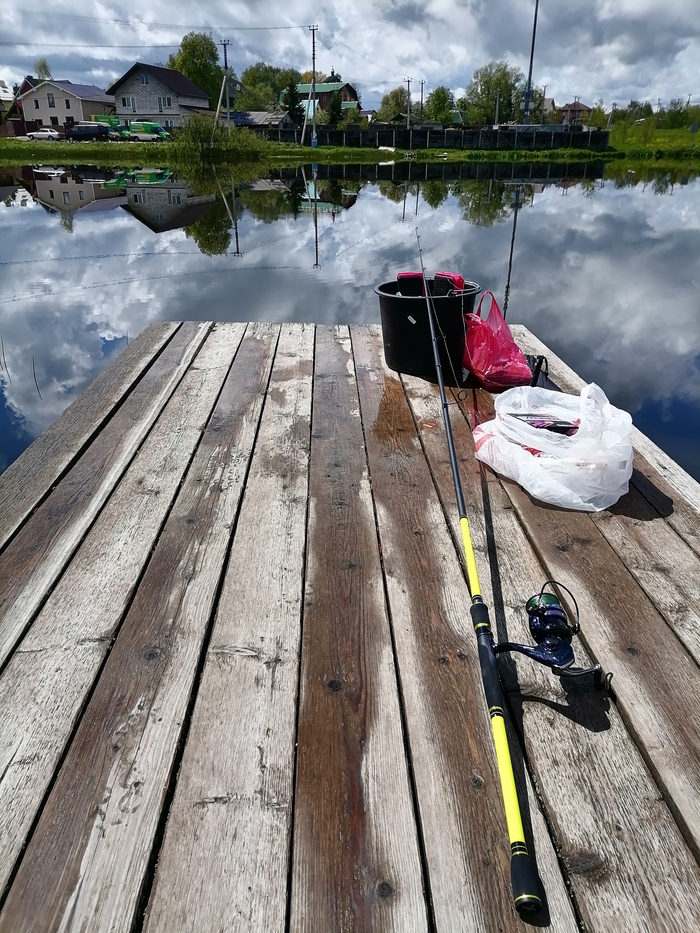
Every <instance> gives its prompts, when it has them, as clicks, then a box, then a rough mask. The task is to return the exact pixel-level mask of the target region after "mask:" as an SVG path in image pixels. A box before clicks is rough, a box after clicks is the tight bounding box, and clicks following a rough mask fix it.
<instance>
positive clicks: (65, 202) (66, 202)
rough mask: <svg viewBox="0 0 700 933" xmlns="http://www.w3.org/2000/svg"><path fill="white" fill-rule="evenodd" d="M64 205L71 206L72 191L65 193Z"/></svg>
mask: <svg viewBox="0 0 700 933" xmlns="http://www.w3.org/2000/svg"><path fill="white" fill-rule="evenodd" d="M63 203H64V204H70V191H64V192H63Z"/></svg>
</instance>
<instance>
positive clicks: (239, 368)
mask: <svg viewBox="0 0 700 933" xmlns="http://www.w3.org/2000/svg"><path fill="white" fill-rule="evenodd" d="M244 327H245V325H242V324H225V325H220V326H219V328H218V330H220V332H221V333H220V334H216V335H214V336H217V337H220V338H221V339H222V340H224V341H225V346H226V351H227V355H228V356H229V357H230V358H231V359H232V358H233V357H234V355H235V362H234V365H233V367H232V370H231V372H230V373H229V376H228V378H227V380H226V383H225V384H224V387H223V390H222V393H221V396H220V397H219V400H218V402H217V404H216V408H215V409H214V411H213V413H212V417H211V419H210V420H209V422H208V424H207V429H206V431H205V433H204V436H203V438H202V442H201V444H200V446H199V448H198V450H197V453H196V455H195V458H194V460H193V462H192V465H191V467H190V469H189V470H188V472H187V474H186V476H185V478H184V481H183V485H182V488H181V490H180V492H179V494H178V497H177V500H176V502H175V503H174V505H173V509H172V511H171V513H170V515H169V516H168V519H167V521H166V524H165V527H164V529H163V532H162V534H161V535H160V537H159V539H158V544H157V546H156V549H155V552H154V554H153V557H152V559H151V561H150V563H149V565H148V568H147V570H146V573H145V575H144V578H143V580H142V581H141V583H140V585H139V589H138V592H137V595H136V598H135V600H134V602H133V604H132V606H131V608H130V610H129V612H128V614H127V616H126V619H125V621H124V623H123V625H122V626H121V628H120V631H119V636H118V638H117V640H116V642H115V645H114V647H113V649H112V651H111V653H110V655H109V658H108V660H107V663H106V665H105V669H104V671H103V672H102V674H101V676H100V679H99V681H98V683H97V686H96V688H95V691H94V692H93V694H92V696H91V698H90V703H89V705H88V707H87V709H86V711H85V713H84V714H83V717H82V719H81V723H80V726H79V728H78V730H77V733H76V736H75V739H74V740H73V742H72V744H71V747H70V749H69V752H68V754H67V756H66V759H65V761H64V763H63V765H62V768H61V772H60V774H59V776H58V779H57V781H56V783H55V785H54V787H53V788H52V791H51V794H50V796H49V798H48V802H47V804H46V806H45V807H44V810H43V812H42V815H41V819H40V820H39V824H38V826H37V829H36V831H35V832H34V834H33V837H32V840H31V842H30V845H29V848H28V851H27V853H26V854H25V856H24V859H23V862H22V865H21V866H20V869H19V872H18V874H17V876H16V878H15V880H14V883H13V886H12V889H11V891H10V895H9V897H8V900H7V902H6V904H5V907H4V914H3V918H7V922H8V923H10V924H11V927H12V929H13V931H17V933H19V931H27V933H29V931H36V933H40V931H50V930H56V929H63V930H76V931H77V930H85V931H89V930H114V931H116V930H124V931H128V930H131V929H132V924H133V922H134V915H135V912H136V907H137V904H138V901H139V897H140V894H141V890H142V886H143V884H144V880H145V873H146V868H147V864H148V860H149V857H150V853H151V847H152V845H153V840H154V836H155V832H156V828H157V826H158V823H159V820H160V814H161V808H162V807H163V804H164V795H165V791H166V788H167V787H168V785H169V783H170V781H171V780H172V779H173V778H172V777H171V772H172V768H173V761H174V757H175V752H176V749H177V744H178V742H179V741H180V740H181V733H182V724H183V722H184V721H185V719H186V714H187V709H188V704H189V702H190V693H191V691H192V687H193V680H194V677H195V673H196V670H197V666H198V663H199V659H200V657H201V652H202V650H203V643H204V640H205V639H206V636H207V631H208V626H209V619H210V617H211V614H212V612H213V609H214V603H215V598H216V594H217V591H218V586H219V581H220V578H221V576H222V575H223V571H224V566H225V558H226V555H227V552H228V546H229V540H230V537H231V534H232V528H233V526H234V524H235V520H236V515H237V511H238V507H239V502H240V499H241V496H242V492H243V488H244V485H245V479H246V474H247V468H248V463H249V459H250V455H251V452H252V448H253V443H254V440H255V436H256V431H257V426H258V420H259V416H260V411H261V410H262V402H263V399H264V396H265V390H266V387H267V380H268V376H269V371H270V367H271V363H272V357H273V355H274V350H275V345H276V341H277V333H278V330H279V326H278V325H255V326H250V327H249V328H248V331H247V333H246V337H245V339H244V341H243V344H242V346H241V347H240V349H238V344H239V342H240V340H241V336H242V333H243V330H244ZM214 336H213V337H211V338H210V340H212V339H214ZM237 349H238V352H236V351H237ZM66 800H70V801H71V807H70V809H68V808H66V807H65V801H66ZM37 903H41V904H42V910H41V914H40V916H37V915H36V911H35V905H36V904H37ZM2 922H4V921H0V928H1V926H2Z"/></svg>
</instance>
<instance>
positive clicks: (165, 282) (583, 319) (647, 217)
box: [0, 162, 700, 477]
mask: <svg viewBox="0 0 700 933" xmlns="http://www.w3.org/2000/svg"><path fill="white" fill-rule="evenodd" d="M699 191H700V186H699V185H698V183H697V181H696V177H695V175H691V174H690V173H689V172H687V173H685V174H684V173H683V172H673V171H672V172H667V171H664V172H654V171H653V169H651V168H646V167H643V168H640V169H635V170H634V171H632V172H630V171H628V169H627V168H626V167H625V166H618V165H615V164H613V165H608V166H607V167H605V168H604V167H603V166H602V165H601V164H584V165H580V166H576V167H573V168H572V167H569V168H568V169H566V168H562V167H554V166H548V165H542V164H536V163H533V164H519V163H511V164H508V165H498V166H494V165H491V164H486V163H469V164H461V165H459V164H452V163H444V164H431V165H429V166H425V165H419V164H416V163H410V162H406V163H397V164H395V165H394V164H391V163H390V164H386V165H381V166H375V165H359V166H357V165H356V166H317V167H314V166H305V167H304V168H303V169H301V168H300V169H289V170H282V171H278V172H276V173H275V174H273V175H272V176H270V177H267V178H262V179H253V180H246V181H240V180H239V181H235V180H234V181H233V183H232V179H231V178H230V177H222V176H220V175H219V176H217V175H216V173H215V172H210V173H209V174H208V175H207V176H206V177H203V178H199V179H196V180H194V181H192V180H183V179H179V178H177V177H176V176H174V175H173V173H172V172H169V171H167V170H160V169H158V168H148V167H144V168H142V169H139V170H114V171H106V170H103V169H95V168H94V167H90V166H74V167H67V166H40V167H34V168H23V169H21V170H17V171H7V170H6V171H5V172H4V173H3V174H2V176H0V224H2V229H3V234H4V236H3V254H2V257H1V259H0V265H2V272H3V276H2V289H1V291H0V339H1V340H2V344H1V345H0V368H1V372H0V378H1V380H2V390H3V395H2V401H3V402H4V404H3V405H2V406H1V407H0V468H4V467H5V466H6V465H7V463H9V462H11V460H12V459H14V458H15V457H16V456H17V455H18V454H19V453H20V452H21V450H22V449H23V448H24V446H26V445H27V443H29V442H30V441H31V439H33V437H35V436H36V435H37V434H38V433H39V432H40V431H42V430H43V429H44V428H45V427H46V426H47V425H48V424H50V423H51V422H52V421H53V420H54V419H55V418H56V417H57V416H58V414H60V412H61V411H62V410H63V408H64V407H65V406H66V405H67V404H68V403H69V402H70V401H72V399H73V398H75V397H76V396H77V395H78V394H79V393H80V392H81V391H82V390H83V389H84V388H85V386H86V385H87V384H88V383H89V382H90V381H91V380H92V379H93V378H94V377H95V376H96V375H97V373H98V372H99V371H100V370H101V369H102V368H103V367H104V365H106V363H107V362H108V361H109V360H110V359H112V358H113V356H114V355H115V354H116V353H118V352H119V351H120V349H121V348H122V347H123V346H125V345H126V343H127V341H128V340H130V339H133V337H135V336H136V335H137V334H138V333H139V332H140V331H141V330H142V329H143V328H144V327H145V326H146V325H147V324H148V323H149V322H151V321H153V320H158V319H171V320H173V319H174V320H180V319H204V320H206V319H216V320H243V321H248V320H272V321H302V320H304V321H317V322H336V321H338V322H355V321H356V322H376V321H378V317H379V315H378V305H377V303H376V296H375V295H374V293H373V288H374V286H375V285H376V284H377V283H378V282H380V281H387V280H389V279H391V278H393V277H394V276H395V275H396V272H397V271H400V270H402V269H412V268H416V267H417V265H418V256H417V250H416V241H415V232H414V228H415V226H416V225H419V226H420V229H421V239H422V242H423V246H424V251H425V261H426V266H427V268H428V271H429V272H430V271H435V270H438V269H452V270H455V271H459V272H461V273H462V274H463V275H464V276H465V278H468V279H471V280H473V281H477V282H479V283H480V284H481V285H482V287H483V288H491V289H492V290H493V291H494V293H495V294H496V295H497V297H498V298H499V300H500V301H501V302H502V305H504V306H506V307H507V310H508V317H509V319H510V320H513V321H518V322H522V323H525V324H526V325H527V326H529V327H530V329H531V330H533V332H534V333H536V334H537V335H538V336H539V337H540V338H541V339H542V340H543V341H544V342H545V343H547V344H548V345H549V346H550V347H551V348H552V349H553V350H554V352H556V353H558V354H559V355H560V356H562V357H563V358H564V359H565V360H566V361H567V362H568V363H569V364H570V365H571V366H572V367H573V368H574V369H576V370H577V371H578V372H579V373H580V374H581V375H582V376H583V377H584V378H585V379H588V380H595V381H597V382H599V383H600V384H601V385H602V386H603V387H604V388H605V390H606V391H607V392H608V394H609V396H610V397H611V399H612V400H613V401H615V403H616V404H618V405H620V406H621V407H623V408H626V409H627V410H629V411H631V412H632V413H633V415H634V416H635V419H636V420H637V423H638V424H639V426H640V427H641V428H642V430H644V431H646V433H648V434H650V435H651V436H652V437H654V438H657V439H658V442H659V443H660V444H661V446H663V447H665V448H666V449H668V450H669V452H670V453H671V455H672V456H674V457H675V458H676V459H677V460H679V461H680V462H682V463H683V465H684V466H685V467H686V469H689V470H690V471H691V472H693V473H694V475H696V476H698V477H700V440H699V438H700V325H699V324H698V310H699V308H698V304H699V303H698V282H699V281H700V258H699V257H700V220H699V218H700V211H699V210H698V208H699V207H700V203H699V202H700V195H699V193H698V192H699ZM3 351H4V352H3ZM40 396H41V397H40Z"/></svg>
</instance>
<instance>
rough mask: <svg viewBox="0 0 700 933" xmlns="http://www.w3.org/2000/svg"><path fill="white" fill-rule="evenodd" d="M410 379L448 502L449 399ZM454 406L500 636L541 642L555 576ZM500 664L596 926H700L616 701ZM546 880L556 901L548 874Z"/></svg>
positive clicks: (582, 907) (678, 850) (587, 915)
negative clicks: (539, 601) (542, 595)
mask: <svg viewBox="0 0 700 933" xmlns="http://www.w3.org/2000/svg"><path fill="white" fill-rule="evenodd" d="M403 379H404V383H405V385H406V389H407V393H408V396H409V399H410V402H411V407H412V409H413V412H414V415H415V418H416V421H417V424H418V426H419V431H420V435H421V440H422V443H423V445H424V448H425V450H426V455H427V457H428V460H429V462H430V465H431V469H432V471H433V475H434V477H435V480H436V483H437V486H438V489H439V490H440V493H441V496H442V497H443V499H444V500H445V501H447V502H448V503H449V500H450V495H451V493H452V475H451V471H450V468H449V462H448V460H447V456H446V444H445V437H444V430H443V428H442V413H441V406H440V402H439V396H438V395H437V392H436V389H435V387H434V386H431V385H429V384H428V383H426V382H424V381H422V380H419V379H411V378H409V377H403ZM476 398H478V400H479V403H478V404H479V413H480V418H481V419H482V420H483V419H484V418H485V417H490V416H491V415H490V412H491V411H492V405H491V402H490V400H489V399H488V397H487V396H485V395H484V394H483V393H478V395H477V396H476V397H475V396H474V395H472V396H471V397H470V398H469V400H468V402H467V407H468V408H469V410H470V413H472V417H473V410H474V401H475V399H476ZM452 412H453V416H452V424H453V431H454V437H455V446H456V449H457V451H458V457H459V465H460V473H461V476H462V482H463V488H464V494H465V501H466V508H467V514H468V516H469V524H470V529H471V534H472V537H473V539H474V543H475V547H476V549H477V552H478V554H479V557H480V559H479V563H480V567H482V568H483V573H481V575H480V580H481V584H482V590H483V594H484V598H485V599H486V600H487V601H488V603H489V605H490V606H491V608H492V617H493V620H494V625H495V629H496V633H497V636H498V640H500V641H509V640H510V641H515V642H520V643H523V642H524V643H525V644H532V638H531V636H530V633H529V630H528V625H527V616H526V613H525V611H524V606H525V603H526V601H527V600H528V599H529V598H530V597H531V596H532V595H533V594H534V593H535V592H538V591H539V589H540V588H541V586H542V584H543V583H544V581H545V580H546V579H547V576H546V573H545V571H544V569H543V568H542V567H541V565H540V564H539V562H538V561H537V559H536V557H535V555H534V553H533V551H532V548H531V546H530V544H529V542H528V540H527V538H526V536H525V533H524V531H523V528H522V526H521V525H520V523H519V521H518V518H517V515H516V514H515V512H514V510H513V508H512V505H511V503H510V500H509V498H508V496H507V494H506V492H505V490H504V489H503V488H502V486H501V484H500V483H499V481H498V480H497V479H496V477H495V475H494V474H493V473H492V472H491V471H490V470H488V469H486V468H482V467H481V465H480V464H479V462H478V461H477V460H476V459H475V457H474V445H473V440H472V436H471V431H470V430H469V428H468V426H467V424H466V423H465V421H464V419H463V418H461V417H460V415H459V412H458V410H457V409H456V408H452ZM447 511H448V517H449V520H450V523H451V525H452V531H453V535H455V536H456V535H459V534H460V530H459V526H458V522H457V516H456V513H455V510H454V509H450V508H448V510H447ZM669 533H671V534H672V532H671V531H670V529H669ZM482 555H484V556H483V557H482ZM486 555H488V559H487V558H486ZM577 596H578V594H577ZM584 625H585V620H584ZM574 646H575V649H576V655H577V658H576V660H577V663H578V664H579V665H580V666H588V665H589V663H590V662H589V659H588V656H587V655H586V652H585V650H584V649H583V646H582V645H581V644H580V642H578V640H576V641H575V642H574ZM500 668H501V674H502V679H503V681H504V685H505V687H506V690H507V694H508V697H509V700H510V703H511V706H512V708H513V709H514V712H515V716H516V721H517V722H518V723H519V728H520V730H521V732H522V733H523V734H524V738H525V742H526V748H527V755H528V761H529V764H530V767H531V769H532V770H533V771H534V774H535V778H536V780H537V785H538V788H539V792H540V794H541V798H542V800H543V802H544V805H545V808H546V812H547V818H548V821H549V825H550V826H551V827H552V828H553V830H554V834H555V842H556V845H557V849H558V851H559V852H560V855H561V858H562V860H563V863H564V867H565V870H566V872H567V875H568V878H569V880H570V883H571V885H572V889H573V893H574V895H575V898H576V902H577V905H578V910H579V913H580V916H581V918H582V919H583V921H584V922H585V924H586V929H587V930H589V931H591V933H593V931H600V933H607V931H608V930H613V929H617V927H618V925H619V923H620V918H621V917H624V926H625V929H626V930H639V931H647V930H661V929H676V928H683V927H684V925H686V924H688V925H690V926H692V927H694V926H696V925H700V906H699V905H700V873H699V872H698V867H697V864H696V862H695V859H694V858H693V855H692V853H691V852H690V850H689V849H688V847H687V845H686V844H685V841H684V840H683V838H682V836H681V833H680V831H679V829H678V827H677V825H676V823H675V821H674V819H673V816H672V815H671V813H670V811H669V809H668V807H667V806H666V804H665V803H664V802H663V800H661V799H660V796H659V791H658V788H657V786H656V784H655V783H654V781H653V779H652V778H651V776H650V775H649V772H648V769H647V767H646V765H645V764H644V762H643V760H642V758H641V756H640V754H639V752H638V750H637V748H636V746H635V744H634V742H633V740H632V738H631V737H630V736H629V734H628V732H627V730H626V728H625V725H624V723H623V721H622V719H621V717H620V715H619V714H618V712H617V709H616V707H615V705H614V704H610V703H609V701H608V699H607V698H606V696H605V695H604V694H603V693H599V692H597V691H595V689H593V682H592V678H590V677H589V678H586V679H585V680H583V681H581V682H578V683H577V682H576V681H574V680H573V679H571V678H563V679H559V678H556V677H554V676H553V675H551V674H550V673H549V671H547V670H546V669H545V668H543V667H541V666H539V665H536V664H534V663H533V662H532V661H530V660H529V659H525V658H522V657H521V656H519V655H512V656H510V657H508V656H502V658H501V661H500ZM642 840H643V844H642ZM537 850H538V853H539V852H541V851H542V846H541V845H538V846H537ZM652 853H653V854H652ZM669 866H672V868H669ZM545 888H546V890H547V891H548V894H549V895H550V898H551V893H552V892H551V886H550V884H549V882H548V880H546V879H545Z"/></svg>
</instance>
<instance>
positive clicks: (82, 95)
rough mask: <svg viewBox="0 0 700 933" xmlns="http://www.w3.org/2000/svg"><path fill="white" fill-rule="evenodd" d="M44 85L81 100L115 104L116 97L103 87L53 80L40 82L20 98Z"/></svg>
mask: <svg viewBox="0 0 700 933" xmlns="http://www.w3.org/2000/svg"><path fill="white" fill-rule="evenodd" d="M43 85H47V86H48V87H56V88H60V90H62V91H65V92H66V93H68V94H73V95H74V96H75V97H78V98H79V99H80V100H96V101H99V102H100V103H104V104H113V103H114V95H111V94H107V92H106V91H103V90H102V88H101V87H96V86H95V85H94V84H73V82H72V81H55V80H54V79H53V78H52V79H51V80H50V81H40V82H38V83H37V84H35V85H34V87H32V88H30V89H29V90H28V91H25V92H24V94H22V95H20V96H21V97H26V96H27V94H31V92H32V91H35V90H37V88H40V87H42V86H43Z"/></svg>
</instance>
